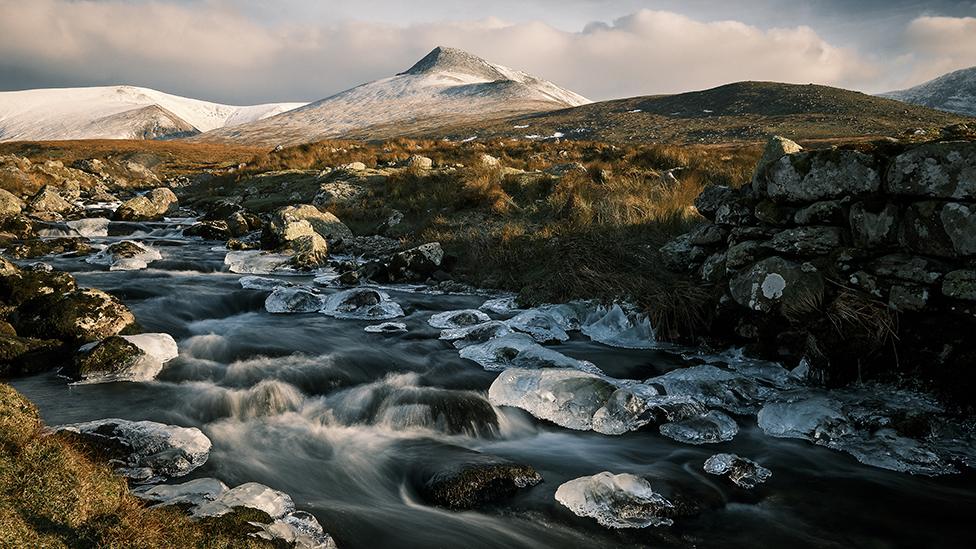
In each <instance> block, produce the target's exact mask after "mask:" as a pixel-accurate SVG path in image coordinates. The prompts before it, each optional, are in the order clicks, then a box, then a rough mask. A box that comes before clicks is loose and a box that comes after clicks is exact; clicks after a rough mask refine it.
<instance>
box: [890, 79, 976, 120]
mask: <svg viewBox="0 0 976 549" xmlns="http://www.w3.org/2000/svg"><path fill="white" fill-rule="evenodd" d="M881 95H882V96H883V97H888V98H890V99H897V100H899V101H904V102H906V103H912V104H914V105H922V106H924V107H931V108H933V109H939V110H941V111H947V112H952V113H956V114H963V115H967V116H976V67H970V68H968V69H961V70H958V71H955V72H950V73H948V74H944V75H942V76H940V77H938V78H936V79H934V80H929V81H928V82H925V83H922V84H919V85H918V86H915V87H913V88H908V89H907V90H900V91H893V92H888V93H884V94H881Z"/></svg>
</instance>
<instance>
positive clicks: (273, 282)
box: [239, 276, 291, 292]
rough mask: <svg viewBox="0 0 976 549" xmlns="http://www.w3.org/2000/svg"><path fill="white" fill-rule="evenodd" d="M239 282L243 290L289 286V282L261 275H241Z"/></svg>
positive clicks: (269, 289) (265, 289)
mask: <svg viewBox="0 0 976 549" xmlns="http://www.w3.org/2000/svg"><path fill="white" fill-rule="evenodd" d="M239 282H240V284H241V288H244V289H245V290H262V291H268V292H270V291H272V290H274V289H275V288H280V287H287V286H291V283H289V282H285V281H283V280H278V279H276V278H267V277H263V276H242V277H241V279H240V281H239Z"/></svg>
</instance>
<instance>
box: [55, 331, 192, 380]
mask: <svg viewBox="0 0 976 549" xmlns="http://www.w3.org/2000/svg"><path fill="white" fill-rule="evenodd" d="M116 337H117V339H120V340H122V341H119V342H118V343H117V344H113V341H112V338H109V339H106V340H102V341H98V342H94V343H88V344H86V345H84V346H82V347H81V348H80V349H78V355H77V356H76V358H75V361H74V366H73V368H69V370H72V372H73V373H72V374H71V375H72V376H73V377H74V378H75V379H78V380H79V383H83V384H92V383H110V382H117V381H151V380H153V379H155V378H156V376H157V375H159V372H161V371H162V369H163V365H164V364H166V363H167V362H169V361H170V360H173V359H174V358H176V357H178V356H179V354H180V351H179V348H178V346H177V344H176V340H175V339H173V336H171V335H169V334H163V333H156V334H138V335H126V336H116ZM127 344H128V345H127ZM125 346H127V347H128V349H126V348H123V347H125ZM129 350H131V351H129Z"/></svg>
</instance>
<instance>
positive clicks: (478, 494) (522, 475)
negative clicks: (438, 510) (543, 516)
mask: <svg viewBox="0 0 976 549" xmlns="http://www.w3.org/2000/svg"><path fill="white" fill-rule="evenodd" d="M418 449H423V450H424V456H425V458H426V459H424V460H421V461H420V465H419V467H418V469H417V470H415V471H413V475H412V477H413V483H414V485H415V487H416V489H417V491H418V492H419V493H420V495H421V497H423V498H424V499H425V500H426V501H428V502H430V503H432V504H434V505H438V506H441V507H447V508H449V509H456V510H460V509H475V508H478V507H481V506H483V505H486V504H490V503H496V502H499V501H501V500H504V499H508V498H510V497H512V496H513V495H515V493H516V492H518V491H519V490H523V489H526V488H531V487H532V486H535V485H536V484H539V483H540V482H542V475H540V474H539V473H538V472H537V471H536V470H535V469H533V468H532V467H530V466H528V465H521V464H518V463H514V462H511V461H509V460H507V459H504V458H500V457H497V456H492V455H489V454H483V453H481V452H475V451H474V450H468V449H466V448H461V447H459V446H448V445H438V446H437V448H436V451H429V447H428V448H424V447H419V448H418Z"/></svg>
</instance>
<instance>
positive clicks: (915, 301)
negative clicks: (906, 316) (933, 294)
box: [888, 284, 929, 312]
mask: <svg viewBox="0 0 976 549" xmlns="http://www.w3.org/2000/svg"><path fill="white" fill-rule="evenodd" d="M928 302H929V290H928V288H925V287H923V286H916V285H911V284H896V285H894V286H892V287H891V292H890V293H889V295H888V306H889V307H891V308H892V309H894V310H896V311H900V312H917V311H921V310H924V309H925V306H926V305H927V304H928Z"/></svg>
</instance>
